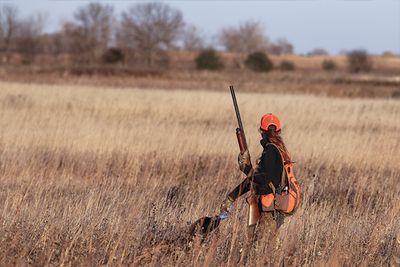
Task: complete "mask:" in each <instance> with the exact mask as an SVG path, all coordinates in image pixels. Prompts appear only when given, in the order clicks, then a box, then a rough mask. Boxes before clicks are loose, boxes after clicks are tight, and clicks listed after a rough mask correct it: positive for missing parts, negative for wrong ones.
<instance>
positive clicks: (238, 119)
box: [229, 85, 244, 133]
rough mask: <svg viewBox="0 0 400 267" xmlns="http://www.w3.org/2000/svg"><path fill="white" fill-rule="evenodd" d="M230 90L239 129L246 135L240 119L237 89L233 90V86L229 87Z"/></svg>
mask: <svg viewBox="0 0 400 267" xmlns="http://www.w3.org/2000/svg"><path fill="white" fill-rule="evenodd" d="M229 89H230V90H231V95H232V100H233V106H234V107H235V112H236V118H237V121H238V125H239V128H240V130H242V132H243V133H244V129H243V124H242V119H241V118H240V112H239V107H238V104H237V101H236V95H235V89H234V88H233V85H231V86H229Z"/></svg>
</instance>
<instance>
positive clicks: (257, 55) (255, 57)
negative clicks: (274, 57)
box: [245, 52, 274, 72]
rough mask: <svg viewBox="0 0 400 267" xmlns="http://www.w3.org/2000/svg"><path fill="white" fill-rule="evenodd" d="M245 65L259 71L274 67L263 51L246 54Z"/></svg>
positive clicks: (269, 69)
mask: <svg viewBox="0 0 400 267" xmlns="http://www.w3.org/2000/svg"><path fill="white" fill-rule="evenodd" d="M245 65H246V67H248V68H249V69H251V70H254V71H259V72H268V71H271V70H272V69H273V68H274V64H273V63H272V61H271V60H270V59H269V57H268V56H267V54H265V53H264V52H254V53H251V54H249V55H248V56H247V59H246V61H245Z"/></svg>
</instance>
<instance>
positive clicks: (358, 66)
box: [347, 50, 372, 73]
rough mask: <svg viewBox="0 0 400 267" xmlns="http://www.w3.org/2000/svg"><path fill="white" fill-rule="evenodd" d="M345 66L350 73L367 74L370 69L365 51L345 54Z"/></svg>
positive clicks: (370, 65) (369, 60) (368, 58)
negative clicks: (346, 65)
mask: <svg viewBox="0 0 400 267" xmlns="http://www.w3.org/2000/svg"><path fill="white" fill-rule="evenodd" d="M347 64H348V68H349V71H350V72H353V73H358V72H368V71H370V70H371V69H372V62H371V58H370V56H369V55H368V53H367V51H365V50H353V51H351V52H349V53H348V54H347Z"/></svg>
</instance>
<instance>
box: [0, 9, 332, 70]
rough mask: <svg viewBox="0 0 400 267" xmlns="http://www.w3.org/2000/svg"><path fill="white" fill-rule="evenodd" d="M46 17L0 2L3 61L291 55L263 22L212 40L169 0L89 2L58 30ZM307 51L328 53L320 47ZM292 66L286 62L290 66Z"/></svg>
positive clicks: (151, 61)
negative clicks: (119, 7) (180, 53)
mask: <svg viewBox="0 0 400 267" xmlns="http://www.w3.org/2000/svg"><path fill="white" fill-rule="evenodd" d="M46 21H47V19H46V16H45V15H43V14H41V13H38V14H34V15H31V16H29V17H21V16H20V15H19V11H18V9H17V8H16V7H15V6H13V5H9V4H3V5H0V55H1V59H2V63H3V64H7V63H9V62H10V59H11V58H12V57H14V56H15V55H18V56H19V58H20V62H22V63H25V64H30V63H33V62H35V58H36V57H37V56H38V55H42V56H43V55H46V56H51V57H53V58H57V59H58V58H60V57H63V58H68V61H69V63H73V64H101V63H105V64H112V63H118V64H127V65H139V66H143V65H146V66H166V65H168V62H169V59H168V53H167V52H168V51H173V50H186V51H205V50H210V49H213V48H214V49H215V48H218V49H217V50H219V49H224V51H228V52H235V53H238V54H243V55H246V56H247V55H249V54H251V53H254V52H263V53H266V54H272V55H281V54H291V53H293V50H294V48H293V45H292V44H291V43H289V42H288V41H287V40H286V39H285V38H280V39H278V40H276V41H271V40H270V39H269V38H268V36H266V34H265V29H264V26H263V25H262V24H261V23H260V22H257V21H246V22H243V23H240V24H239V25H237V26H232V27H227V28H223V29H221V30H220V31H219V33H218V35H217V38H215V41H213V42H210V41H207V39H208V38H207V37H206V36H205V35H204V34H203V33H202V32H201V31H200V30H199V29H198V28H197V27H196V26H194V25H191V24H188V23H186V22H185V21H184V19H183V15H182V12H181V11H179V10H178V9H176V8H173V7H171V6H169V5H168V4H165V3H161V2H156V3H138V4H133V5H132V6H130V7H129V8H128V9H127V10H126V11H124V12H122V13H121V14H116V12H115V9H114V7H113V6H112V5H109V4H102V3H89V4H87V5H85V6H81V7H79V8H77V10H76V11H75V12H74V16H73V19H72V20H71V21H65V22H63V23H62V25H61V28H60V31H58V32H54V33H44V28H45V25H46ZM309 54H310V55H326V54H328V53H327V51H326V50H324V49H322V48H317V49H314V50H313V51H311V52H310V53H309ZM289 67H290V66H289Z"/></svg>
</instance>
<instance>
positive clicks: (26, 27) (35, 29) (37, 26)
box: [16, 13, 47, 63]
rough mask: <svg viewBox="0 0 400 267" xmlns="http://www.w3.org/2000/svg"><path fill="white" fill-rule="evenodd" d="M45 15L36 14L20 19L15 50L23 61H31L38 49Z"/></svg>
mask: <svg viewBox="0 0 400 267" xmlns="http://www.w3.org/2000/svg"><path fill="white" fill-rule="evenodd" d="M46 19H47V17H46V15H44V14H41V13H39V14H37V15H34V16H31V17H29V18H26V19H24V20H22V21H21V22H20V23H19V25H18V28H17V29H18V31H17V33H16V50H17V52H19V53H20V54H21V55H22V57H23V61H24V62H25V63H31V62H32V61H33V60H34V58H35V56H36V54H37V53H39V51H40V47H41V46H40V42H41V35H42V33H43V28H44V25H45V22H46Z"/></svg>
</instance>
